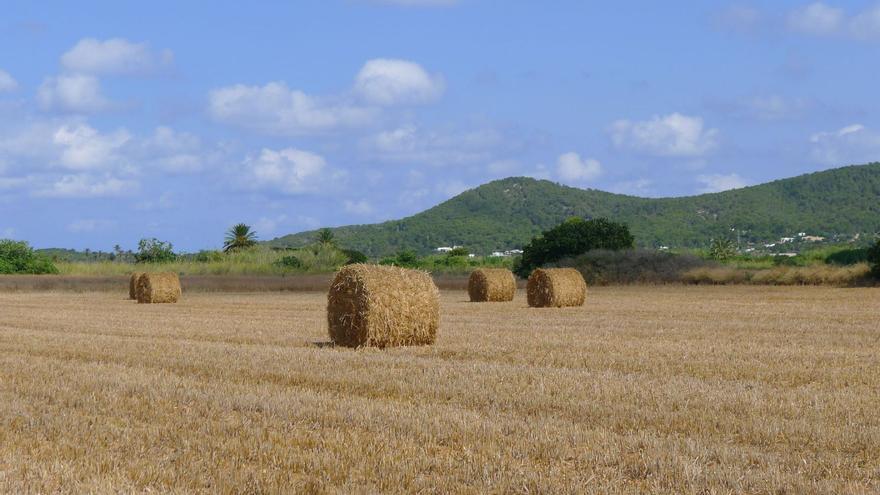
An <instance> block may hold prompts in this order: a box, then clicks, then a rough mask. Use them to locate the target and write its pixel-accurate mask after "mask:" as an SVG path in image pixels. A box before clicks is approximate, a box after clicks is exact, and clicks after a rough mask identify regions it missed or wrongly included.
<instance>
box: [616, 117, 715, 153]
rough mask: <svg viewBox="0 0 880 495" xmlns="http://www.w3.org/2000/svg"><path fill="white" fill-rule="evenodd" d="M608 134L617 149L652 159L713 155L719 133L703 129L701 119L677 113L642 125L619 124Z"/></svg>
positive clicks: (631, 123)
mask: <svg viewBox="0 0 880 495" xmlns="http://www.w3.org/2000/svg"><path fill="white" fill-rule="evenodd" d="M610 133H611V140H612V142H613V143H614V146H616V147H617V148H620V149H631V150H634V151H637V152H640V153H644V154H648V155H654V156H671V157H699V156H703V155H705V154H707V153H708V152H710V151H712V150H713V149H714V148H715V147H716V146H717V140H718V130H717V129H705V128H704V125H703V119H702V118H700V117H690V116H687V115H682V114H679V113H673V114H670V115H666V116H664V117H660V116H655V117H654V118H653V119H651V120H647V121H642V122H631V121H629V120H618V121H616V122H614V123H613V124H612V125H611V128H610Z"/></svg>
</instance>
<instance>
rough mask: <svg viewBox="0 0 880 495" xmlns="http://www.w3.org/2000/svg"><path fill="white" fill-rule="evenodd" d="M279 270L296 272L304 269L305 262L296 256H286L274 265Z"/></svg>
mask: <svg viewBox="0 0 880 495" xmlns="http://www.w3.org/2000/svg"><path fill="white" fill-rule="evenodd" d="M274 265H275V266H277V267H279V268H285V269H291V270H295V269H298V268H302V267H303V262H302V261H300V259H299V258H297V257H296V256H293V255H290V256H284V257H282V258H280V259H278V261H276V262H275V263H274Z"/></svg>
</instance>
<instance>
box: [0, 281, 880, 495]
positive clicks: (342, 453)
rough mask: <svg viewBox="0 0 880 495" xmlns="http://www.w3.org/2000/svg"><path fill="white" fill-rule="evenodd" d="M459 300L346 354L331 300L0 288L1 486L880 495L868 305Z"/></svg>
mask: <svg viewBox="0 0 880 495" xmlns="http://www.w3.org/2000/svg"><path fill="white" fill-rule="evenodd" d="M466 299H467V296H466V293H465V292H464V291H443V293H442V305H441V313H442V314H441V320H442V322H441V331H440V336H439V339H438V342H437V344H436V345H434V346H431V347H416V348H398V349H387V350H370V349H367V350H350V349H341V348H334V347H332V346H329V345H328V344H327V335H326V322H325V312H324V310H325V304H326V295H325V294H324V293H287V294H278V293H270V294H267V293H263V294H199V293H187V294H184V298H183V300H182V301H181V303H180V304H177V305H137V304H135V303H133V302H131V301H127V300H125V299H124V294H123V292H122V291H120V292H118V293H110V292H86V293H67V292H30V293H0V492H2V493H28V492H31V493H55V492H69V493H82V492H93V493H111V492H112V493H117V492H161V493H169V492H170V493H191V492H207V493H227V492H236V493H241V492H248V493H278V492H284V493H290V492H301V493H312V492H317V493H325V492H330V493H376V492H403V493H413V492H423V493H492V492H495V493H644V492H657V493H768V494H770V493H773V494H780V493H877V492H878V491H880V357H878V355H880V290H878V289H835V288H815V287H809V288H794V287H786V288H775V287H745V286H731V287H684V286H670V287H609V288H597V289H594V290H591V292H590V294H589V296H588V299H587V303H586V305H585V306H584V307H582V308H571V309H558V310H552V309H540V310H539V309H529V308H527V307H526V304H525V297H524V294H523V293H522V291H520V293H519V294H518V295H517V299H516V300H515V301H514V302H513V303H493V304H471V303H468V302H465V301H466Z"/></svg>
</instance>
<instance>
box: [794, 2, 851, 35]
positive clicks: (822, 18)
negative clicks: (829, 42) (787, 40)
mask: <svg viewBox="0 0 880 495" xmlns="http://www.w3.org/2000/svg"><path fill="white" fill-rule="evenodd" d="M845 17H846V16H845V14H844V12H843V10H842V9H837V8H834V7H830V6H828V5H825V4H824V3H822V2H815V3H811V4H810V5H807V6H806V7H803V8H800V9H797V10H794V11H792V12H791V13H790V14H789V15H788V27H789V28H790V29H792V30H793V31H798V32H802V33H807V34H815V35H827V34H833V33H835V32H837V31H838V30H840V29H841V27H843V25H844V22H845V20H846V19H845Z"/></svg>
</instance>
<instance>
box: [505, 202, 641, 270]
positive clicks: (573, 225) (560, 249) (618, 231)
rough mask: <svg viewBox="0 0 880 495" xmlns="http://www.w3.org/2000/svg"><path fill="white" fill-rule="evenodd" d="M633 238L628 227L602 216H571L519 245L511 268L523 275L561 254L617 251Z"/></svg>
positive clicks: (556, 258) (561, 256) (628, 246)
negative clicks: (596, 250)
mask: <svg viewBox="0 0 880 495" xmlns="http://www.w3.org/2000/svg"><path fill="white" fill-rule="evenodd" d="M634 241H635V239H634V238H633V236H632V234H630V232H629V228H628V227H627V226H626V225H624V224H621V223H616V222H612V221H610V220H607V219H604V218H597V219H594V220H584V219H582V218H579V217H573V218H570V219H568V220H566V221H565V222H563V223H561V224H560V225H557V226H556V227H553V228H552V229H550V230H547V231H545V232H544V233H542V234H541V235H540V236H538V237H535V238H533V239H532V241H531V242H529V244H527V245H526V246H525V247H523V254H522V257H521V258H520V259H519V261H518V262H517V263H516V267H515V271H516V273H517V275H519V276H521V277H527V276H528V275H529V274H530V273H531V272H532V270H534V269H535V268H538V267H541V266H543V265H545V264H547V263H553V262H556V261H559V260H561V259H563V258H569V257H573V256H578V255H581V254H584V253H586V252H588V251H591V250H593V249H609V250H612V251H617V250H620V249H630V248H632V247H633V243H634Z"/></svg>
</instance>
